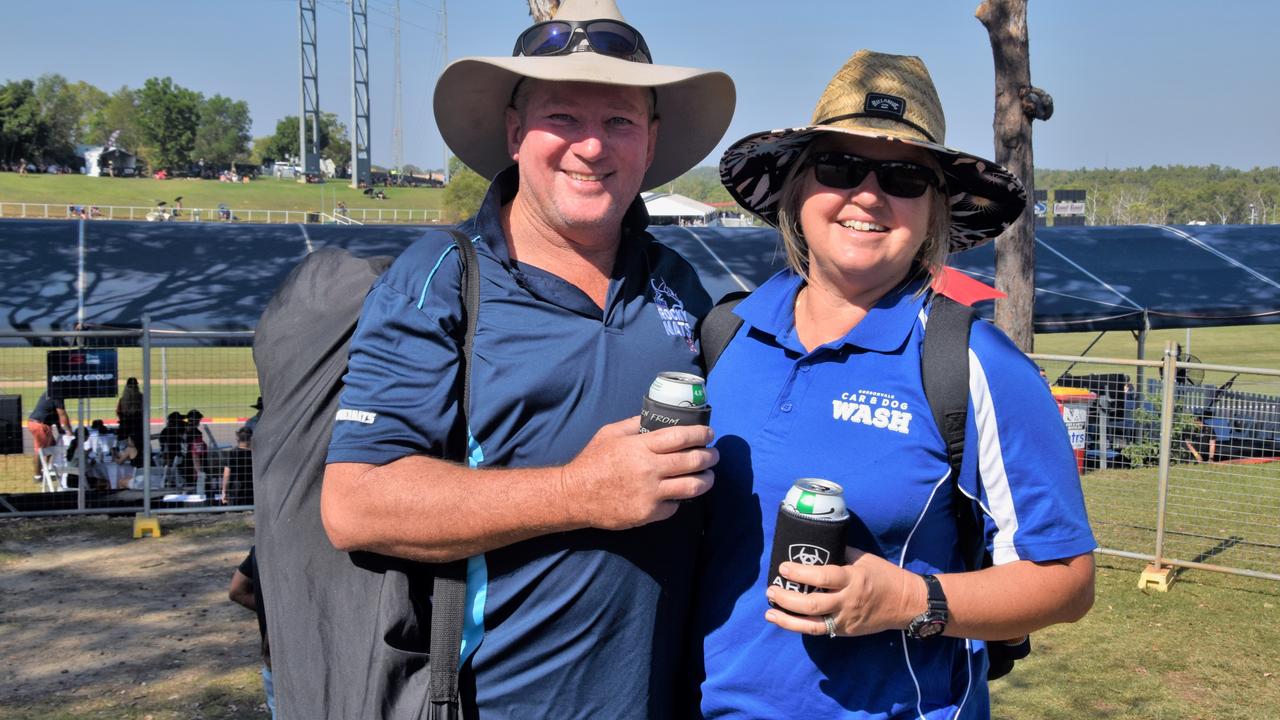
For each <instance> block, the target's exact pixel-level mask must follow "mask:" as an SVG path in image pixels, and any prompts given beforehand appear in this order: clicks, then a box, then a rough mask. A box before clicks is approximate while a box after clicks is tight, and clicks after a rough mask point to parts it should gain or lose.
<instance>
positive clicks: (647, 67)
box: [434, 0, 736, 189]
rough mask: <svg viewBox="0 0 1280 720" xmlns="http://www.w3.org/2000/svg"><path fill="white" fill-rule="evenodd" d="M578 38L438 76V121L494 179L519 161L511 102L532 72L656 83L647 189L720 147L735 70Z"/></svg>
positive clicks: (577, 10)
mask: <svg viewBox="0 0 1280 720" xmlns="http://www.w3.org/2000/svg"><path fill="white" fill-rule="evenodd" d="M554 19H555V20H566V21H571V22H574V21H578V22H580V21H586V20H615V21H617V22H626V21H625V20H624V19H623V17H622V13H621V12H619V11H618V6H617V4H616V3H615V2H614V0H564V2H563V3H562V4H561V5H560V9H559V10H558V11H557V12H556V14H555V17H554ZM574 40H576V41H577V42H578V44H577V45H576V46H575V47H574V48H573V49H572V50H571V51H569V52H565V53H563V54H557V55H549V56H536V57H528V56H525V55H523V54H518V55H514V56H512V57H470V58H462V59H460V60H455V61H454V62H452V63H450V64H449V66H448V67H447V68H445V70H444V73H442V74H441V75H440V80H439V81H438V82H437V83H436V91H435V101H434V105H435V115H436V125H437V126H438V127H439V128H440V135H441V136H442V137H443V138H444V141H445V144H446V145H448V146H449V149H451V150H452V151H453V153H454V154H455V155H457V156H458V159H459V160H461V161H462V162H464V163H466V165H467V166H468V167H470V168H471V169H472V170H475V171H476V172H477V173H479V174H480V175H483V176H484V177H485V178H488V179H492V178H493V177H494V176H495V175H497V174H498V173H499V172H501V171H502V170H504V169H506V168H507V167H509V166H510V165H512V164H513V162H514V161H513V160H512V159H511V155H510V154H509V153H508V152H507V128H506V118H505V113H504V109H505V108H506V107H507V106H509V105H510V104H511V100H512V95H513V93H514V91H515V88H516V85H517V83H519V82H520V80H522V79H524V78H532V79H536V80H551V81H561V82H589V83H601V84H604V85H622V86H627V87H641V88H652V89H653V92H654V97H655V99H656V104H655V110H656V112H657V115H658V116H659V117H660V118H661V123H660V124H659V126H658V139H657V147H656V149H655V152H654V158H653V164H652V165H651V166H650V167H649V171H648V172H647V173H645V176H644V181H643V183H642V188H641V189H649V188H653V187H657V186H659V185H662V184H664V183H667V182H670V181H671V180H674V179H676V178H677V177H679V176H681V175H682V174H684V173H685V172H686V171H687V170H689V169H690V168H692V167H693V166H694V165H696V164H697V163H698V162H699V161H701V160H702V159H703V158H705V157H706V156H707V154H708V153H710V152H711V151H712V150H713V149H715V146H716V143H718V142H720V138H721V137H722V136H723V135H724V131H725V130H726V129H727V128H728V127H729V120H730V119H731V118H732V117H733V108H734V104H735V102H736V94H735V91H734V87H733V81H732V80H730V79H729V76H728V75H726V74H724V73H722V72H719V71H715V70H700V69H697V68H686V67H676V66H673V65H654V64H653V63H652V62H650V61H649V60H650V59H649V58H647V57H637V58H636V59H622V58H618V57H612V56H609V55H603V54H600V53H598V52H595V51H594V50H593V49H592V48H591V47H590V45H589V43H587V42H585V41H583V40H581V39H579V38H574ZM571 42H572V40H571Z"/></svg>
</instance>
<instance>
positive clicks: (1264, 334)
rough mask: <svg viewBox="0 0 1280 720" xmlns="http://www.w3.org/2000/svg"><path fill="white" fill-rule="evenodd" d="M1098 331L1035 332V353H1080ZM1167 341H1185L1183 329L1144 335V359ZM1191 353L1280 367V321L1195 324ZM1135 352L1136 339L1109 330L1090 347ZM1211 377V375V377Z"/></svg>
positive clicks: (1098, 352)
mask: <svg viewBox="0 0 1280 720" xmlns="http://www.w3.org/2000/svg"><path fill="white" fill-rule="evenodd" d="M1097 336H1098V333H1052V334H1043V333H1042V334H1038V335H1036V347H1035V351H1036V352H1037V353H1044V354H1046V355H1079V354H1080V353H1082V352H1084V350H1085V348H1087V347H1089V343H1090V342H1092V341H1093V340H1094V338H1096V337H1097ZM1167 341H1173V342H1177V343H1181V344H1182V345H1183V346H1184V350H1185V346H1186V344H1187V331H1186V330H1152V331H1151V332H1150V333H1148V335H1147V359H1148V360H1159V359H1160V358H1161V356H1162V355H1163V353H1164V344H1165V342H1167ZM1191 353H1192V354H1193V355H1196V356H1198V357H1199V358H1200V361H1201V362H1205V363H1211V364H1214V365H1242V366H1245V367H1261V368H1271V369H1274V370H1280V325H1240V326H1232V327H1216V328H1194V329H1192V330H1191ZM1137 356H1138V342H1137V340H1135V339H1134V337H1133V335H1132V334H1131V333H1128V332H1117V331H1112V332H1108V333H1107V334H1106V335H1104V336H1103V337H1102V339H1101V340H1099V341H1098V344H1097V345H1095V346H1094V347H1093V349H1092V350H1089V357H1095V358H1122V359H1132V358H1136V357H1137ZM1210 381H1212V379H1210Z"/></svg>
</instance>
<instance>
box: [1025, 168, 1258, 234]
mask: <svg viewBox="0 0 1280 720" xmlns="http://www.w3.org/2000/svg"><path fill="white" fill-rule="evenodd" d="M1036 187H1037V188H1042V189H1046V190H1050V191H1053V190H1068V189H1082V190H1087V191H1088V193H1087V195H1086V200H1085V213H1086V218H1087V222H1088V223H1089V224H1090V225H1135V224H1142V223H1153V224H1157V225H1185V224H1188V223H1192V222H1206V223H1209V224H1212V225H1227V224H1245V223H1248V222H1250V215H1251V212H1252V219H1253V221H1254V222H1257V223H1259V224H1263V223H1276V222H1280V215H1278V214H1277V206H1280V167H1269V168H1254V169H1252V170H1236V169H1234V168H1224V167H1219V166H1217V165H1209V166H1208V167H1192V166H1187V165H1169V166H1164V167H1159V166H1153V167H1149V168H1130V169H1125V170H1110V169H1104V170H1084V169H1081V170H1039V169H1037V170H1036ZM1050 199H1051V200H1052V195H1050ZM1250 205H1252V206H1253V208H1252V211H1251V210H1250V207H1249V206H1250Z"/></svg>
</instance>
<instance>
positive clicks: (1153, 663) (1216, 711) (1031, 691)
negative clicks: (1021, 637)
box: [991, 556, 1280, 720]
mask: <svg viewBox="0 0 1280 720" xmlns="http://www.w3.org/2000/svg"><path fill="white" fill-rule="evenodd" d="M1098 562H1099V566H1100V567H1099V570H1098V576H1097V593H1096V600H1095V602H1094V606H1093V610H1092V612H1090V613H1089V614H1088V615H1087V616H1085V618H1084V619H1083V620H1081V621H1080V622H1078V623H1075V624H1073V625H1059V626H1056V627H1052V628H1048V629H1047V630H1043V631H1041V632H1038V633H1036V634H1035V635H1034V636H1033V645H1034V647H1035V651H1034V652H1033V653H1032V655H1031V657H1029V658H1028V659H1026V660H1023V661H1022V662H1019V663H1018V665H1017V667H1016V668H1015V669H1014V671H1013V672H1012V673H1011V674H1010V675H1009V676H1007V677H1006V678H1004V679H1001V680H997V681H996V682H994V683H992V685H991V695H992V710H993V712H992V717H994V718H999V719H1007V720H1023V719H1024V718H1036V719H1037V720H1079V719H1080V718H1106V719H1108V720H1120V719H1133V720H1184V719H1188V720H1190V719H1196V718H1199V719H1201V720H1256V719H1261V718H1274V717H1277V708H1280V584H1277V583H1268V582H1264V581H1261V580H1250V579H1246V578H1239V577H1232V576H1225V575H1219V574H1217V573H1211V572H1191V573H1187V574H1185V575H1184V576H1183V577H1182V579H1180V580H1179V581H1178V582H1177V583H1176V584H1174V586H1173V589H1172V590H1171V591H1170V592H1168V593H1158V592H1154V591H1152V592H1147V591H1139V590H1138V589H1137V580H1138V572H1139V570H1140V569H1141V563H1137V562H1134V561H1128V560H1121V559H1119V558H1109V557H1104V556H1099V558H1098Z"/></svg>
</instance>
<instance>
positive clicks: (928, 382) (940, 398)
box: [920, 295, 986, 569]
mask: <svg viewBox="0 0 1280 720" xmlns="http://www.w3.org/2000/svg"><path fill="white" fill-rule="evenodd" d="M973 317H974V314H973V308H971V307H967V306H965V305H961V304H960V303H958V302H956V301H954V300H952V299H951V298H948V297H946V296H945V295H934V296H933V299H932V300H931V301H930V304H929V321H928V323H927V324H926V325H925V332H924V348H923V350H922V351H921V353H920V375H921V379H922V380H923V382H924V395H925V399H926V400H927V401H928V402H929V410H930V411H931V412H932V413H933V420H934V423H936V424H937V426H938V431H939V432H940V433H942V440H943V443H944V444H945V445H946V449H947V464H948V465H950V466H951V483H952V485H953V486H954V492H953V493H952V497H953V498H954V508H953V509H954V511H955V515H956V525H957V529H958V533H959V537H960V542H961V544H962V548H961V551H962V554H963V556H964V558H965V563H966V564H967V565H968V567H969V568H970V569H977V568H979V567H981V566H982V562H983V560H982V555H983V553H984V552H985V550H986V543H985V542H984V541H983V533H982V524H981V522H979V518H980V513H981V509H980V508H978V507H976V505H977V503H976V502H969V501H968V499H967V497H966V496H965V495H964V494H963V493H961V492H960V485H959V483H960V466H961V465H963V464H964V441H965V422H966V421H967V419H968V414H969V331H970V329H971V328H972V327H973Z"/></svg>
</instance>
